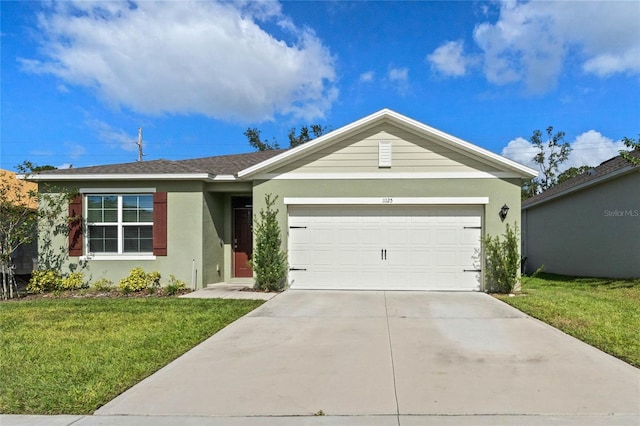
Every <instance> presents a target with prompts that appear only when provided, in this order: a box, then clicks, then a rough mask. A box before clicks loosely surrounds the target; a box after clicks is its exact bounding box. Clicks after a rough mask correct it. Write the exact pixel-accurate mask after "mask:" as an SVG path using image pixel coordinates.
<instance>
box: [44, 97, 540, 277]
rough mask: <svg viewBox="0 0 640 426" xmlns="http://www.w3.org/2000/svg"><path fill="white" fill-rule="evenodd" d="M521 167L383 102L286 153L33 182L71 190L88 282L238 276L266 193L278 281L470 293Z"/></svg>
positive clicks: (73, 240)
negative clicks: (278, 237)
mask: <svg viewBox="0 0 640 426" xmlns="http://www.w3.org/2000/svg"><path fill="white" fill-rule="evenodd" d="M535 175H536V172H535V171H534V170H532V169H530V168H528V167H525V166H523V165H521V164H518V163H515V162H513V161H511V160H508V159H506V158H503V157H501V156H499V155H497V154H495V153H492V152H489V151H487V150H485V149H482V148H480V147H478V146H475V145H473V144H471V143H469V142H465V141H463V140H461V139H458V138H456V137H454V136H451V135H448V134H446V133H444V132H442V131H440V130H437V129H434V128H432V127H429V126H427V125H425V124H422V123H420V122H418V121H415V120H412V119H410V118H408V117H405V116H403V115H401V114H398V113H396V112H394V111H390V110H388V109H384V110H381V111H379V112H376V113H374V114H372V115H369V116H367V117H365V118H362V119H360V120H358V121H356V122H353V123H351V124H348V125H346V126H344V127H342V128H339V129H337V130H334V131H332V132H330V133H328V134H326V135H323V136H321V137H319V138H317V139H314V140H312V141H310V142H307V143H305V144H303V145H300V146H298V147H295V148H292V149H289V150H273V151H264V152H253V153H249V154H240V155H226V156H218V157H209V158H198V159H192V160H180V161H170V160H156V161H144V162H138V163H129V164H114V165H105V166H96V167H83V168H73V169H67V170H56V171H47V172H43V173H40V174H39V175H38V176H36V177H35V179H36V180H37V181H38V182H47V183H55V185H56V186H58V187H67V188H69V189H77V190H78V191H79V193H80V196H79V197H77V198H76V200H75V202H74V203H72V205H71V206H70V214H72V215H74V216H75V215H81V216H82V218H83V226H82V227H80V226H76V227H73V226H72V228H74V229H72V230H71V233H70V235H69V243H68V244H69V256H70V261H73V262H75V261H78V260H85V261H86V262H87V268H88V271H89V273H90V275H91V278H92V279H93V280H96V279H100V278H103V277H106V278H108V279H111V280H112V281H114V282H117V281H118V280H119V279H121V278H122V277H124V276H126V275H127V273H128V271H129V270H130V269H132V268H134V267H137V266H140V267H142V268H143V269H145V270H146V271H158V272H160V273H161V274H162V275H163V276H164V277H167V276H168V275H169V274H174V275H175V276H176V277H177V278H179V279H182V280H184V281H186V282H187V283H189V284H190V285H191V286H192V287H193V288H201V287H202V286H205V285H206V284H208V283H216V282H222V281H227V282H228V281H231V280H234V279H236V278H242V277H249V278H250V277H252V274H253V272H252V270H251V268H250V266H249V264H248V263H247V261H248V260H249V259H250V258H251V253H252V244H253V241H254V236H253V233H252V229H253V219H254V217H255V215H257V213H258V212H259V211H260V210H261V209H263V208H264V207H265V196H266V195H267V194H272V195H274V196H277V202H276V208H277V209H278V210H279V212H278V220H279V224H280V227H281V229H282V244H283V249H285V250H286V251H287V256H288V264H289V276H288V283H289V285H290V287H291V288H299V289H402V290H410V289H417V290H483V289H484V282H483V274H482V268H483V258H482V245H481V242H480V238H481V236H483V235H502V234H503V233H504V230H505V226H506V224H507V223H510V224H515V223H516V222H519V221H520V186H521V182H522V180H523V179H529V178H531V177H533V176H535ZM505 206H507V207H508V208H509V212H508V215H507V217H506V220H505V218H504V217H501V216H500V214H499V212H500V211H501V210H502V211H503V212H504V209H502V208H503V207H505ZM502 216H504V214H503V215H502Z"/></svg>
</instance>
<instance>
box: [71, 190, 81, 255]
mask: <svg viewBox="0 0 640 426" xmlns="http://www.w3.org/2000/svg"><path fill="white" fill-rule="evenodd" d="M69 256H82V194H79V195H76V196H75V197H74V198H73V200H71V202H70V203H69Z"/></svg>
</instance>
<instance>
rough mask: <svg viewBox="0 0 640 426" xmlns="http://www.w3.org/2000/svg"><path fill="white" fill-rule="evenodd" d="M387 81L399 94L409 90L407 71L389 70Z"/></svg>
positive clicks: (403, 69)
mask: <svg viewBox="0 0 640 426" xmlns="http://www.w3.org/2000/svg"><path fill="white" fill-rule="evenodd" d="M387 79H388V80H389V82H390V83H391V84H393V85H394V86H395V88H396V90H397V91H398V93H400V94H405V93H406V92H407V90H408V89H409V69H408V68H404V67H403V68H389V72H388V74H387Z"/></svg>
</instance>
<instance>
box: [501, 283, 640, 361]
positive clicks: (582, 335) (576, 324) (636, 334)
mask: <svg viewBox="0 0 640 426" xmlns="http://www.w3.org/2000/svg"><path fill="white" fill-rule="evenodd" d="M522 287H523V292H524V294H523V295H521V296H516V297H506V296H497V297H498V298H500V299H501V300H503V301H504V302H506V303H508V304H510V305H511V306H514V307H516V308H518V309H520V310H521V311H523V312H525V313H526V314H528V315H531V316H532V317H535V318H538V319H540V320H542V321H544V322H546V323H548V324H551V325H552V326H554V327H556V328H558V329H560V330H562V331H564V332H565V333H567V334H570V335H572V336H574V337H576V338H578V339H580V340H582V341H583V342H586V343H588V344H590V345H592V346H595V347H596V348H598V349H600V350H602V351H604V352H607V353H609V354H611V355H613V356H615V357H617V358H620V359H622V360H623V361H626V362H628V363H629V364H631V365H633V366H636V367H640V279H639V280H606V279H600V278H573V277H565V276H560V275H552V274H540V276H538V277H535V278H526V277H525V278H524V279H523V286H522Z"/></svg>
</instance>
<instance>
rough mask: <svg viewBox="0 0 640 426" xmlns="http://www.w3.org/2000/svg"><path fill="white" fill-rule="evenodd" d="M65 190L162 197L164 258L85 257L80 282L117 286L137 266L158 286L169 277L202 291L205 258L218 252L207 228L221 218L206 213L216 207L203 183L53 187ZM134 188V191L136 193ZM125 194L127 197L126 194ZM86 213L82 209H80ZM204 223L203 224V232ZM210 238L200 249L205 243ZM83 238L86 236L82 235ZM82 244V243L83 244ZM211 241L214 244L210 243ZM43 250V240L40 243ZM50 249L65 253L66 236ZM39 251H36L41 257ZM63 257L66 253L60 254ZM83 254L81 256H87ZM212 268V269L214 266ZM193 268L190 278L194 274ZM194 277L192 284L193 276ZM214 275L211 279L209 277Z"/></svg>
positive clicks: (214, 234)
mask: <svg viewBox="0 0 640 426" xmlns="http://www.w3.org/2000/svg"><path fill="white" fill-rule="evenodd" d="M57 186H58V187H62V188H63V189H67V190H78V189H83V190H84V191H83V192H85V193H92V191H96V192H102V193H104V192H105V191H108V192H109V193H112V194H119V193H121V191H119V190H124V191H132V190H133V191H134V192H135V193H141V194H142V193H148V192H149V190H151V191H152V192H153V191H155V192H167V194H168V195H167V256H156V257H155V259H135V256H123V257H122V259H113V258H112V259H111V260H102V259H99V258H98V256H94V257H93V258H90V259H88V260H87V262H86V267H85V269H83V271H84V273H85V278H86V279H87V280H88V281H89V282H95V281H97V280H99V279H101V278H107V279H109V280H111V281H113V282H114V283H115V284H117V283H118V282H119V281H120V280H121V279H122V278H124V277H126V276H127V275H128V274H129V271H130V270H131V269H133V268H135V267H141V268H143V269H144V270H145V271H146V272H151V271H158V272H160V274H161V275H162V280H161V281H162V283H163V284H164V283H166V282H167V281H168V280H169V275H174V276H175V277H176V278H177V279H180V280H182V281H184V282H185V283H186V284H187V286H190V287H197V288H202V286H203V283H206V281H205V277H206V278H207V279H212V278H213V277H212V271H211V268H210V266H209V265H207V266H205V256H204V253H205V251H207V252H208V253H207V254H208V256H215V255H216V253H217V251H216V249H214V248H213V247H214V246H215V242H216V241H219V238H217V232H218V230H217V228H216V226H215V225H214V224H213V223H212V218H213V219H215V218H217V217H218V216H220V211H219V209H217V208H215V207H214V208H211V206H210V205H211V203H213V204H215V198H216V197H215V196H211V197H205V193H204V192H203V186H204V184H203V183H202V182H158V181H148V182H147V181H136V182H122V181H113V182H104V181H101V182H99V183H98V182H91V181H87V182H78V183H74V184H73V185H70V184H66V185H57ZM137 189H139V191H136V190H137ZM129 193H130V192H129ZM85 208H86V207H85ZM203 223H207V225H205V226H204V229H203ZM205 236H206V238H209V241H208V242H207V244H209V245H208V246H205V244H204V241H203V240H204V238H205ZM85 237H86V236H85ZM85 241H86V240H85ZM212 242H213V243H212ZM40 244H41V245H42V241H40ZM53 247H59V248H62V250H65V249H66V248H67V247H68V239H67V237H66V236H65V235H58V236H56V237H55V240H54V242H53ZM42 249H43V248H42V247H40V251H41V253H42ZM65 254H66V253H65ZM86 254H87V253H86V249H85V251H84V255H86ZM82 259H83V258H82V257H79V256H71V257H67V260H66V261H65V264H64V265H63V271H62V272H66V271H68V269H69V266H70V265H71V264H75V265H78V264H79V263H81V260H82ZM213 267H214V268H215V264H214V265H213ZM194 269H195V274H194ZM194 276H195V281H193V279H192V277H194ZM214 276H215V274H214Z"/></svg>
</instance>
